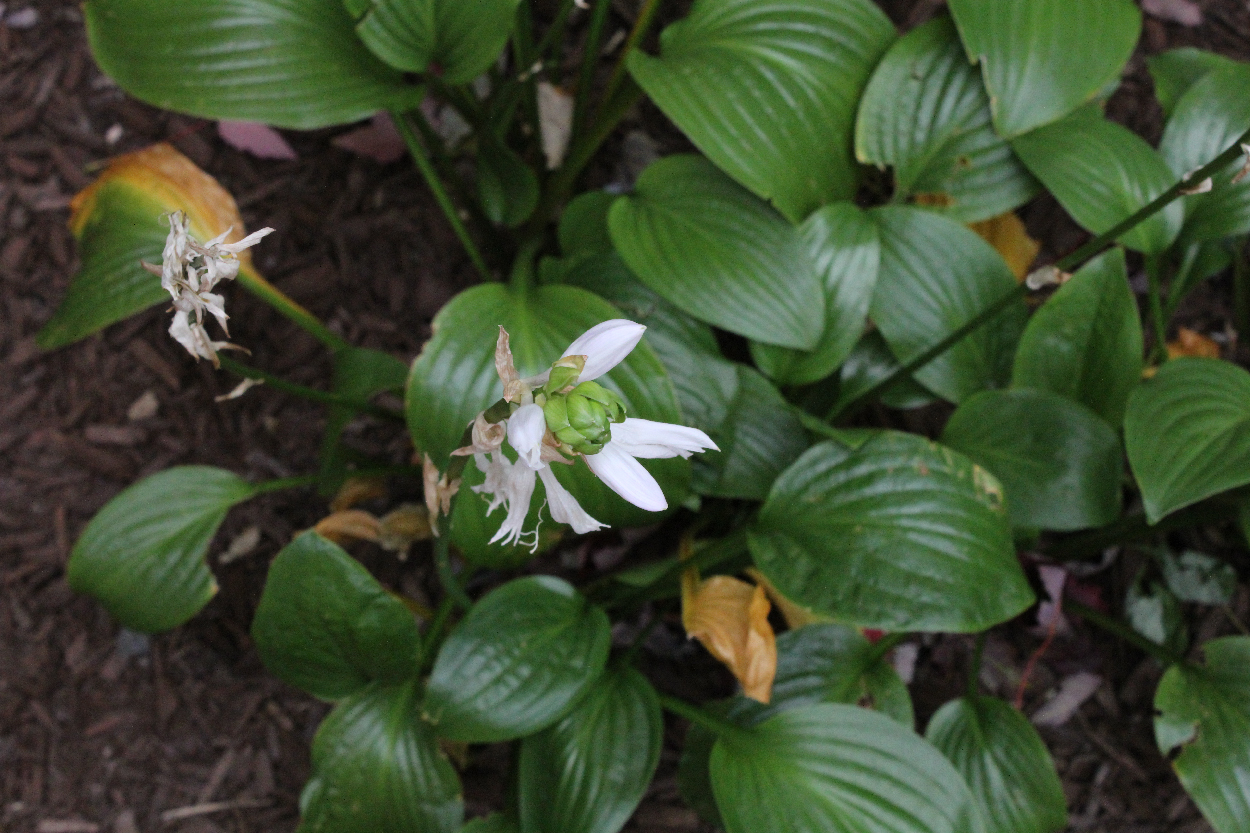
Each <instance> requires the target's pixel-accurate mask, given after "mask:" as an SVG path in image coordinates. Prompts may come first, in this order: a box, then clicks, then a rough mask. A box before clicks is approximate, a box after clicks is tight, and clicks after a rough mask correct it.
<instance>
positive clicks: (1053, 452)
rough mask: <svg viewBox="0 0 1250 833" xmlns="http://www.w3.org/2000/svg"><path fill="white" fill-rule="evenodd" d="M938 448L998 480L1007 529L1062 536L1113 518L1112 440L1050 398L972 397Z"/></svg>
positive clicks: (1000, 393) (1038, 393)
mask: <svg viewBox="0 0 1250 833" xmlns="http://www.w3.org/2000/svg"><path fill="white" fill-rule="evenodd" d="M942 443H943V444H944V445H948V446H950V447H951V448H953V449H955V450H956V451H958V452H960V453H962V454H966V455H968V457H969V458H970V459H972V460H973V461H975V462H977V463H979V464H981V465H982V466H984V467H985V468H987V469H988V470H989V471H990V473H991V474H993V475H994V476H995V477H997V478H998V480H999V481H1000V482H1001V483H1002V484H1003V494H1004V497H1005V498H1006V500H1007V513H1008V515H1009V516H1010V517H1011V523H1012V525H1013V526H1017V527H1025V528H1034V529H1052V530H1061V531H1068V530H1073V529H1085V528H1087V527H1095V526H1104V525H1106V524H1109V523H1111V522H1112V521H1114V520H1115V519H1116V518H1117V517H1119V515H1120V476H1121V471H1122V470H1123V466H1124V464H1123V460H1122V458H1121V454H1120V438H1119V436H1118V435H1117V433H1116V432H1115V431H1114V430H1113V429H1112V428H1111V426H1110V425H1108V424H1107V423H1106V421H1105V420H1103V419H1100V418H1099V416H1098V414H1096V413H1094V412H1093V411H1091V410H1090V409H1089V408H1086V407H1085V406H1084V405H1080V404H1078V403H1076V402H1073V401H1072V400H1070V399H1064V398H1063V397H1062V396H1060V395H1059V394H1057V393H1051V392H1050V391H1044V390H1032V389H1029V388H1017V389H1015V390H993V391H985V392H984V393H978V394H977V395H976V396H973V397H971V398H970V399H966V400H965V401H964V403H963V404H962V405H960V406H959V408H957V409H956V411H955V413H954V414H952V415H951V418H950V420H949V421H948V422H947V423H946V428H944V429H943V431H942Z"/></svg>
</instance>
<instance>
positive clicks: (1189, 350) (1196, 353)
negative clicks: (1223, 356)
mask: <svg viewBox="0 0 1250 833" xmlns="http://www.w3.org/2000/svg"><path fill="white" fill-rule="evenodd" d="M1185 357H1189V358H1200V359H1218V358H1219V357H1220V345H1219V344H1217V343H1216V342H1214V341H1212V340H1211V339H1209V338H1207V337H1206V336H1204V335H1203V334H1202V333H1199V332H1197V331H1195V330H1190V329H1187V328H1185V327H1181V328H1180V329H1179V330H1177V331H1176V340H1175V341H1169V342H1168V358H1169V359H1179V358H1185Z"/></svg>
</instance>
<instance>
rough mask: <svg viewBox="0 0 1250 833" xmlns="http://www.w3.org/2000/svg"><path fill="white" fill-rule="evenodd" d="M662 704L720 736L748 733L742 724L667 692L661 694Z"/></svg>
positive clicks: (740, 735) (741, 735) (737, 735)
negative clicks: (736, 723) (737, 724)
mask: <svg viewBox="0 0 1250 833" xmlns="http://www.w3.org/2000/svg"><path fill="white" fill-rule="evenodd" d="M659 697H660V705H661V706H663V707H664V708H666V709H668V710H669V711H671V712H672V713H673V714H676V715H680V716H681V717H684V718H686V719H687V720H689V721H690V722H691V723H695V724H697V725H699V726H701V727H703V728H704V729H707V730H708V731H709V732H711V733H712V734H714V735H716V736H718V737H726V736H729V737H743V736H745V735H746V734H747V730H746V729H743V728H742V727H741V726H735V725H734V724H733V723H730V722H729V721H728V720H723V719H721V718H719V717H716V716H715V715H713V714H710V713H709V712H707V711H706V710H705V709H701V708H699V707H698V706H694V705H691V704H690V703H687V702H686V701H684V700H678V699H677V698H676V697H670V696H668V695H667V694H660V695H659Z"/></svg>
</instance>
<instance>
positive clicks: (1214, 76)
mask: <svg viewBox="0 0 1250 833" xmlns="http://www.w3.org/2000/svg"><path fill="white" fill-rule="evenodd" d="M1247 85H1250V64H1242V63H1236V64H1233V65H1231V66H1227V67H1223V68H1221V69H1217V70H1212V71H1210V72H1208V73H1207V74H1205V75H1203V76H1202V77H1201V78H1199V79H1198V80H1197V81H1195V82H1194V84H1193V86H1191V87H1190V88H1189V89H1188V90H1187V91H1186V92H1185V94H1184V95H1182V96H1181V98H1180V100H1179V101H1178V102H1177V104H1176V109H1175V110H1174V111H1173V113H1172V117H1171V118H1170V119H1169V120H1168V123H1167V127H1166V128H1165V129H1164V131H1163V140H1162V141H1161V142H1160V143H1159V152H1160V153H1162V154H1163V158H1164V159H1165V160H1166V161H1167V163H1168V167H1170V168H1171V170H1172V174H1173V175H1174V177H1181V176H1184V175H1185V174H1187V173H1190V172H1191V171H1194V170H1196V169H1197V168H1200V167H1202V166H1203V165H1206V164H1207V163H1208V162H1210V161H1211V160H1213V159H1215V157H1217V156H1219V155H1220V154H1221V153H1223V152H1224V151H1225V150H1227V149H1228V148H1229V147H1231V146H1232V145H1234V144H1235V143H1236V142H1237V141H1238V140H1239V139H1240V138H1241V137H1242V136H1243V135H1244V134H1245V132H1246V131H1247V130H1250V97H1247V96H1246V88H1247ZM1244 161H1245V160H1244V159H1237V160H1235V161H1233V162H1232V163H1231V164H1229V165H1227V166H1226V167H1225V168H1224V170H1222V171H1221V172H1220V173H1218V174H1217V175H1215V176H1213V177H1212V178H1211V179H1212V182H1213V188H1212V190H1211V192H1209V193H1206V194H1192V195H1190V196H1187V197H1184V205H1185V214H1186V217H1185V227H1184V229H1183V230H1182V231H1181V239H1182V240H1183V241H1185V242H1186V243H1192V242H1202V241H1205V240H1216V239H1219V238H1221V237H1227V236H1229V235H1236V234H1245V233H1246V232H1250V182H1245V181H1242V182H1236V183H1234V182H1232V179H1233V178H1234V177H1235V176H1237V175H1238V173H1239V172H1240V171H1241V168H1242V165H1243V164H1244Z"/></svg>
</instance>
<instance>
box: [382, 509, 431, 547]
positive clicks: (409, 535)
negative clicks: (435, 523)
mask: <svg viewBox="0 0 1250 833" xmlns="http://www.w3.org/2000/svg"><path fill="white" fill-rule="evenodd" d="M432 534H433V531H432V530H431V528H430V513H429V511H428V510H427V509H426V508H425V507H424V506H418V505H417V504H415V503H405V504H403V505H401V506H399V507H398V508H396V509H393V510H391V511H390V512H387V513H386V514H385V515H383V516H382V517H381V519H380V520H379V521H378V546H380V547H382V549H384V550H390V551H391V552H395V553H399V558H400V560H401V561H402V560H404V559H405V558H407V557H408V548H409V547H411V546H412V545H413V544H414V543H416V542H417V541H428V540H429V539H430V536H431V535H432Z"/></svg>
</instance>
